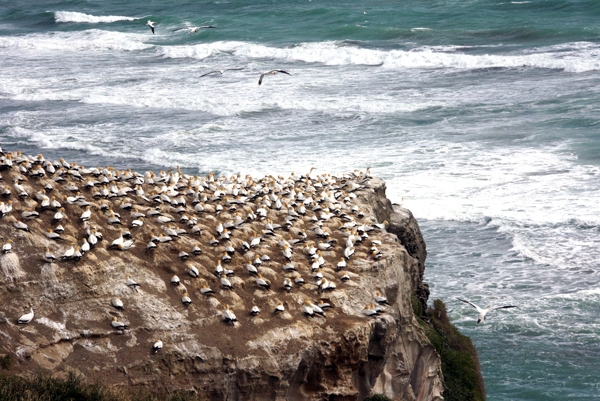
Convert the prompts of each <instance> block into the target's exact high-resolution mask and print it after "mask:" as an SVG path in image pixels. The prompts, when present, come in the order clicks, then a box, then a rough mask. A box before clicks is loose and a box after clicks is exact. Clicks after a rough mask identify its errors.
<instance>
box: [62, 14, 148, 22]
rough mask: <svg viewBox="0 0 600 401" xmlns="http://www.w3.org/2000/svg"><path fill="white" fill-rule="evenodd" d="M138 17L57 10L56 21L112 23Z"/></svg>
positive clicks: (132, 19)
mask: <svg viewBox="0 0 600 401" xmlns="http://www.w3.org/2000/svg"><path fill="white" fill-rule="evenodd" d="M136 19H137V18H133V17H123V16H120V15H104V16H95V15H90V14H84V13H79V12H75V11H55V12H54V20H55V21H56V22H79V23H86V24H98V23H111V22H117V21H134V20H136Z"/></svg>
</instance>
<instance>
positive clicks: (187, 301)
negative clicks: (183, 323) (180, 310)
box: [181, 292, 192, 306]
mask: <svg viewBox="0 0 600 401" xmlns="http://www.w3.org/2000/svg"><path fill="white" fill-rule="evenodd" d="M181 303H182V304H184V305H185V306H188V305H189V304H191V303H192V299H191V298H190V297H189V294H188V293H187V292H186V293H184V294H183V297H181Z"/></svg>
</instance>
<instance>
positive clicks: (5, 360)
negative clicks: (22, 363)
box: [0, 354, 12, 370]
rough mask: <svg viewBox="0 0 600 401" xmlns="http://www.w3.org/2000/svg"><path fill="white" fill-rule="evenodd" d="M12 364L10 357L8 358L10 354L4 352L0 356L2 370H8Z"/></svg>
mask: <svg viewBox="0 0 600 401" xmlns="http://www.w3.org/2000/svg"><path fill="white" fill-rule="evenodd" d="M11 365H12V359H10V355H8V354H6V355H4V356H3V357H1V358H0V367H2V369H4V370H10V366H11Z"/></svg>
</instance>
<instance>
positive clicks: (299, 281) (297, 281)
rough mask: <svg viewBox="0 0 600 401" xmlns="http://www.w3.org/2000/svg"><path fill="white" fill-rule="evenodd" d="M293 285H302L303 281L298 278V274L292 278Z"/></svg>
mask: <svg viewBox="0 0 600 401" xmlns="http://www.w3.org/2000/svg"><path fill="white" fill-rule="evenodd" d="M294 283H296V285H302V284H304V279H303V278H302V277H300V275H299V274H296V277H295V278H294Z"/></svg>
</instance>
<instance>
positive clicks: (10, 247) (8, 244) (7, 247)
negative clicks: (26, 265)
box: [2, 239, 12, 253]
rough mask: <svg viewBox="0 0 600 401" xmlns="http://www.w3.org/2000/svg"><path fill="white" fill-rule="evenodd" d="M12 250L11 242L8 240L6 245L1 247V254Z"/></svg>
mask: <svg viewBox="0 0 600 401" xmlns="http://www.w3.org/2000/svg"><path fill="white" fill-rule="evenodd" d="M11 250H12V240H11V239H9V240H8V241H7V242H6V244H4V245H3V246H2V253H9V252H10V251H11Z"/></svg>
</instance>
